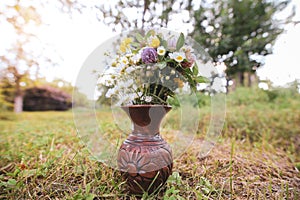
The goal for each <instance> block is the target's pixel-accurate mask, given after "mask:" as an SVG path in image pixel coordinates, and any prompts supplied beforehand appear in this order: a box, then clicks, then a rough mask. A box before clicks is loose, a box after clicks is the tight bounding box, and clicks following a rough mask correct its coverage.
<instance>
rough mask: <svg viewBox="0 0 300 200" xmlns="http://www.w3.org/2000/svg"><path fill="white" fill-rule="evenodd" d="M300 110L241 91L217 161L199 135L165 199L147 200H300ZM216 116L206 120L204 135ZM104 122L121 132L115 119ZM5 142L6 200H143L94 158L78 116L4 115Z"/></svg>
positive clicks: (1, 152)
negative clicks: (82, 138)
mask: <svg viewBox="0 0 300 200" xmlns="http://www.w3.org/2000/svg"><path fill="white" fill-rule="evenodd" d="M299 107H300V97H299V94H295V93H292V92H286V91H272V93H268V92H263V91H260V90H257V89H244V88H241V89H239V90H238V91H237V92H236V93H232V94H230V95H229V96H228V98H227V115H226V122H225V125H224V129H223V133H222V137H221V138H220V140H219V141H218V143H217V144H216V146H215V147H214V149H213V150H212V151H211V153H210V154H209V155H208V156H206V157H199V155H198V152H199V145H200V144H201V135H199V137H197V138H196V139H195V141H194V143H193V145H192V146H191V147H190V148H189V149H188V150H187V151H186V152H185V153H184V154H183V155H182V156H181V157H180V158H178V159H176V160H175V161H174V169H173V174H172V175H171V176H170V178H169V179H168V182H167V184H166V186H165V188H164V189H165V191H164V192H159V193H158V194H157V195H150V196H149V195H147V194H145V195H144V196H143V198H144V199H299V198H300V173H299V170H300V155H299V152H300V126H299V124H300V110H299ZM203 110H207V111H208V110H209V109H207V108H203ZM209 116H210V113H209V112H206V113H205V114H203V118H202V121H201V122H200V126H199V132H205V131H206V127H207V124H208V123H209V119H210V117H209ZM99 122H100V125H101V126H102V127H104V128H105V130H107V131H109V132H111V133H113V132H114V131H119V130H118V129H117V128H116V126H115V125H114V124H113V121H112V120H111V119H109V118H107V120H106V121H101V120H100V121H99ZM0 134H1V135H0V199H136V198H135V197H134V196H129V195H127V194H126V190H125V184H124V181H123V180H122V178H121V175H120V173H119V172H118V171H117V170H114V169H112V168H109V167H107V166H105V165H103V164H102V163H99V162H97V161H95V159H93V157H91V156H90V154H89V152H88V150H87V149H86V148H85V147H84V145H83V144H82V143H81V142H80V140H79V139H78V137H77V135H76V130H75V127H74V122H73V114H72V112H70V111H69V112H35V113H29V112H27V113H26V112H24V113H22V114H20V115H13V114H11V113H5V114H2V113H1V114H0Z"/></svg>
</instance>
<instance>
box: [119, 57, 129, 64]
mask: <svg viewBox="0 0 300 200" xmlns="http://www.w3.org/2000/svg"><path fill="white" fill-rule="evenodd" d="M128 63H129V62H128V58H127V57H126V56H123V57H122V58H121V64H123V65H127V64H128Z"/></svg>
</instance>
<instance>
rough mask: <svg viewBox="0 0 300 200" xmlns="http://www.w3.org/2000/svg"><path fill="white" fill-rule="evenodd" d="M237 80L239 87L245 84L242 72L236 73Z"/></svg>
mask: <svg viewBox="0 0 300 200" xmlns="http://www.w3.org/2000/svg"><path fill="white" fill-rule="evenodd" d="M238 79H239V84H240V86H244V85H245V84H244V82H245V74H244V72H239V73H238Z"/></svg>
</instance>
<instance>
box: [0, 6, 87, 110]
mask: <svg viewBox="0 0 300 200" xmlns="http://www.w3.org/2000/svg"><path fill="white" fill-rule="evenodd" d="M1 4H3V5H2V6H1V7H0V16H1V18H0V24H1V25H2V26H3V27H1V29H2V30H9V31H7V32H2V34H4V36H5V37H10V38H14V41H13V42H12V43H11V44H10V45H9V47H7V48H6V49H5V53H3V54H0V71H1V74H2V76H1V77H0V80H1V79H2V80H3V79H9V81H10V82H11V83H12V85H13V86H14V94H13V97H14V111H15V112H21V111H22V102H23V92H22V91H23V90H22V83H24V82H22V81H23V80H24V79H26V78H29V79H30V78H32V76H35V78H37V77H38V74H39V68H40V67H41V66H44V65H54V61H53V60H52V59H51V58H49V55H48V56H45V54H44V46H43V44H41V41H40V40H39V38H38V37H37V30H38V28H39V26H41V24H42V15H41V12H42V10H43V8H45V6H48V5H49V4H50V3H49V2H48V1H46V2H45V1H44V2H40V1H30V2H28V1H22V0H17V1H14V2H9V1H6V2H1ZM51 5H53V6H54V7H56V8H57V9H60V10H61V11H62V12H67V13H69V12H70V11H73V10H80V9H81V8H82V7H81V6H80V5H81V4H79V3H78V2H77V1H76V0H75V1H69V0H56V1H51Z"/></svg>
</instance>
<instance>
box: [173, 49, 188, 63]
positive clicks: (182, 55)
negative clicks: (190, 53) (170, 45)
mask: <svg viewBox="0 0 300 200" xmlns="http://www.w3.org/2000/svg"><path fill="white" fill-rule="evenodd" d="M169 56H170V58H171V59H174V60H175V61H176V62H179V63H180V62H182V61H183V60H184V59H185V53H183V52H174V53H170V54H169Z"/></svg>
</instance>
